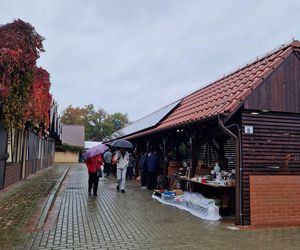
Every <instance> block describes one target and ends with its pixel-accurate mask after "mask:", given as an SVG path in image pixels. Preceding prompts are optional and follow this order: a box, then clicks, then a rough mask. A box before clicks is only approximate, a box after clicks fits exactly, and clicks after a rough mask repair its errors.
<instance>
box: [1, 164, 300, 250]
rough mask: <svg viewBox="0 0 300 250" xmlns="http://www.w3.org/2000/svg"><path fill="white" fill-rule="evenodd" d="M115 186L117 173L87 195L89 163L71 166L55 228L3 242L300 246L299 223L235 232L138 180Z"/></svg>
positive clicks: (30, 245) (25, 245) (20, 245)
mask: <svg viewBox="0 0 300 250" xmlns="http://www.w3.org/2000/svg"><path fill="white" fill-rule="evenodd" d="M115 187H116V186H115V183H114V179H113V178H112V179H111V180H106V179H105V180H100V183H99V192H98V197H94V196H88V193H87V174H86V168H85V166H84V165H77V166H73V167H71V169H70V171H69V174H68V176H67V179H66V180H65V182H64V184H63V186H62V189H61V192H60V194H59V196H58V199H57V200H56V202H55V205H54V207H56V208H57V209H54V210H53V211H57V220H55V222H54V223H53V227H52V228H48V230H43V231H38V232H30V233H29V232H22V233H19V237H18V241H16V240H15V241H11V242H8V241H9V238H7V241H6V245H5V247H6V248H7V249H8V247H11V248H14V249H53V250H55V249H57V250H58V249H223V250H224V249H225V250H227V249H243V250H246V249H252V250H253V249H266V250H267V249H281V250H282V249H295V250H296V249H300V228H289V229H264V230H263V229H259V230H237V231H234V230H230V229H228V226H229V224H227V223H224V222H208V221H204V220H201V219H198V218H196V217H194V216H193V215H191V214H189V213H188V212H186V211H182V210H179V209H177V208H175V207H172V206H167V205H162V204H160V203H159V202H157V201H155V200H153V199H152V198H151V192H149V191H145V190H141V189H140V188H139V186H138V185H137V184H136V182H134V181H129V182H127V189H126V193H125V194H122V193H118V192H117V191H116V190H115ZM53 214H55V212H53ZM53 214H52V215H51V216H53ZM51 216H49V217H51ZM54 217H55V216H54ZM47 223H48V224H49V222H46V224H47ZM50 224H51V223H50ZM1 230H3V229H1ZM11 239H12V240H13V239H15V238H13V237H12V238H11ZM0 246H1V245H0ZM6 248H2V249H6Z"/></svg>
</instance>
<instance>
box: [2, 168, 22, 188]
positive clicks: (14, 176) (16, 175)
mask: <svg viewBox="0 0 300 250" xmlns="http://www.w3.org/2000/svg"><path fill="white" fill-rule="evenodd" d="M20 174H21V166H20V164H7V166H6V170H5V180H4V187H8V186H9V185H12V184H14V183H16V182H18V181H19V180H20Z"/></svg>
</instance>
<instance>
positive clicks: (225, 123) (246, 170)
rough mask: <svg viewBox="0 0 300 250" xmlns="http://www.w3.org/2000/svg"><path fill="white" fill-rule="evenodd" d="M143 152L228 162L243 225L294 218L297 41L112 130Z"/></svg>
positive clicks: (298, 137)
mask: <svg viewBox="0 0 300 250" xmlns="http://www.w3.org/2000/svg"><path fill="white" fill-rule="evenodd" d="M116 138H127V139H129V140H131V141H132V142H133V143H134V144H135V145H136V147H137V149H138V151H139V152H140V153H141V152H145V151H146V150H147V149H149V148H150V147H151V146H155V147H157V148H159V149H160V151H161V154H162V156H163V159H164V173H165V174H166V175H167V172H168V171H167V166H168V162H167V161H168V160H169V158H168V156H169V154H170V152H171V151H172V152H173V153H174V152H175V153H174V154H176V152H177V155H180V158H181V159H180V161H181V160H183V158H185V160H186V161H188V162H189V163H190V164H191V166H192V171H193V173H195V171H196V168H197V162H198V161H199V160H200V161H202V162H205V163H206V164H208V165H210V166H211V165H212V164H214V162H215V161H219V162H222V163H223V167H224V168H226V170H229V169H235V174H236V176H235V178H236V185H235V195H234V196H235V197H234V198H235V199H234V200H235V201H234V202H235V209H234V211H235V217H236V223H237V224H243V225H249V224H252V225H274V224H275V225H282V224H284V225H296V224H297V225H300V42H299V41H293V42H291V43H289V44H287V45H284V46H281V47H280V48H278V49H276V50H273V51H271V52H270V53H268V54H267V55H265V56H263V57H261V58H259V59H257V60H255V61H253V62H251V63H249V64H247V65H245V66H243V67H241V68H239V69H237V70H235V71H234V72H232V73H230V74H228V75H226V76H224V77H223V78H221V79H219V80H217V81H215V82H213V83H211V84H209V85H208V86H206V87H204V88H202V89H200V90H198V91H195V92H194V93H192V94H189V95H187V96H185V97H183V98H182V99H180V100H178V101H177V102H175V103H172V104H170V105H168V106H166V107H164V108H162V109H160V110H158V111H156V112H154V113H152V114H150V115H148V116H146V117H144V118H142V119H140V120H139V121H137V122H136V123H133V124H131V125H129V126H128V127H126V128H124V129H121V130H120V131H118V132H116V133H115V134H114V135H113V137H112V139H116Z"/></svg>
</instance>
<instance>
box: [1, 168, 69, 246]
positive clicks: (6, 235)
mask: <svg viewBox="0 0 300 250" xmlns="http://www.w3.org/2000/svg"><path fill="white" fill-rule="evenodd" d="M66 169H67V166H63V165H61V166H56V167H52V168H48V169H44V170H42V171H41V172H39V173H37V174H35V175H34V176H32V178H28V179H26V180H23V181H21V182H19V183H17V184H16V185H15V187H13V188H9V189H8V190H6V191H5V192H3V191H2V192H1V193H0V249H7V248H10V246H11V245H12V244H13V243H14V242H17V241H19V243H20V244H21V243H22V240H24V239H25V238H26V234H25V233H24V232H23V228H24V227H25V225H26V223H27V222H28V221H29V219H30V218H31V216H32V215H33V214H34V213H35V212H36V210H37V208H38V205H39V204H41V201H44V200H46V198H47V196H48V194H49V193H50V192H51V190H52V189H53V187H54V185H55V184H56V182H57V180H58V179H59V178H60V177H61V176H62V174H63V173H64V171H65V170H66Z"/></svg>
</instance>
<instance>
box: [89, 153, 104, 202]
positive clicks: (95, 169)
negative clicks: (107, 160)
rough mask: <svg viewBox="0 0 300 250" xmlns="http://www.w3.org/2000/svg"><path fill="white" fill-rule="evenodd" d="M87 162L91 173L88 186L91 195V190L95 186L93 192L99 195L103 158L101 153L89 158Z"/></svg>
mask: <svg viewBox="0 0 300 250" xmlns="http://www.w3.org/2000/svg"><path fill="white" fill-rule="evenodd" d="M85 163H86V166H87V169H88V173H89V187H88V192H89V195H91V191H92V188H93V193H94V195H95V196H97V191H98V182H99V175H98V173H99V172H100V171H101V166H102V164H103V158H102V156H101V155H96V156H94V157H91V158H87V159H86V161H85Z"/></svg>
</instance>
